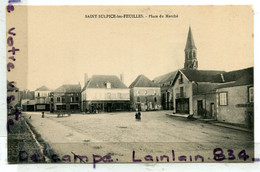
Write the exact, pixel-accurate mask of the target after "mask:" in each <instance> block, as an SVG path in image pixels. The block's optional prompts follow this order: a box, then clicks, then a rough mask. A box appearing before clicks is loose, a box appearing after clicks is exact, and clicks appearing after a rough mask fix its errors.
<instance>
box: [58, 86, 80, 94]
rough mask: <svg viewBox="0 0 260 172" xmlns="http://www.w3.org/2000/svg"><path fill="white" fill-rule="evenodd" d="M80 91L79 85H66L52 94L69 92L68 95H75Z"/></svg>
mask: <svg viewBox="0 0 260 172" xmlns="http://www.w3.org/2000/svg"><path fill="white" fill-rule="evenodd" d="M80 91H81V86H80V84H67V85H62V86H60V87H59V88H57V89H56V90H54V91H53V92H70V93H76V92H80Z"/></svg>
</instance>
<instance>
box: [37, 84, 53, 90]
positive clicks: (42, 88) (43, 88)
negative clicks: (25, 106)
mask: <svg viewBox="0 0 260 172" xmlns="http://www.w3.org/2000/svg"><path fill="white" fill-rule="evenodd" d="M35 91H51V90H50V89H49V88H48V87H46V86H45V85H43V86H41V87H40V88H37V89H36V90H35Z"/></svg>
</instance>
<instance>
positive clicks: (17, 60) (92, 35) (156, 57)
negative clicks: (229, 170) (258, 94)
mask: <svg viewBox="0 0 260 172" xmlns="http://www.w3.org/2000/svg"><path fill="white" fill-rule="evenodd" d="M6 73H7V81H6V85H7V98H6V99H7V107H6V108H7V121H6V124H5V125H6V130H7V134H8V137H7V139H8V140H7V153H8V156H7V157H8V159H7V161H8V163H9V164H39V163H56V164H57V163H77V164H82V163H87V164H92V165H93V168H98V166H99V164H117V163H135V164H138V163H164V164H167V163H256V162H257V161H259V160H260V159H259V158H260V157H257V156H258V154H256V153H255V142H254V8H253V6H251V5H239V6H238V5H223V6H216V5H206V6H200V5H194V6H184V5H183V6H181V5H180V6H173V5H164V6H163V5H149V6H148V5H146V6H145V5H143V6H130V5H129V6H41V5H40V6H27V5H14V4H9V5H7V6H6Z"/></svg>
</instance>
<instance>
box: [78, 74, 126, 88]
mask: <svg viewBox="0 0 260 172" xmlns="http://www.w3.org/2000/svg"><path fill="white" fill-rule="evenodd" d="M107 83H111V88H112V89H113V88H127V86H126V85H125V84H124V83H123V82H122V81H121V80H120V79H119V78H118V77H117V76H115V75H93V76H92V77H91V78H90V79H89V81H88V82H87V83H86V85H85V86H84V88H83V89H82V91H84V90H85V89H86V88H107V86H106V84H107Z"/></svg>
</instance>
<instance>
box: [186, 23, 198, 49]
mask: <svg viewBox="0 0 260 172" xmlns="http://www.w3.org/2000/svg"><path fill="white" fill-rule="evenodd" d="M187 49H197V48H196V46H195V42H194V39H193V35H192V32H191V28H190V27H189V33H188V37H187V42H186V47H185V50H187Z"/></svg>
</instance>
